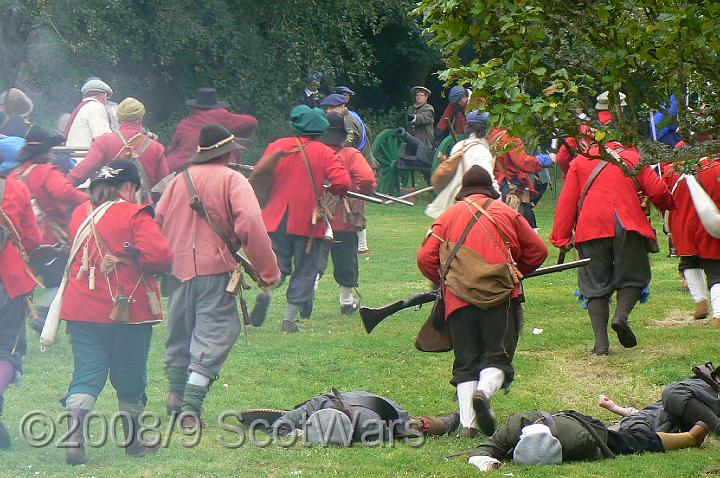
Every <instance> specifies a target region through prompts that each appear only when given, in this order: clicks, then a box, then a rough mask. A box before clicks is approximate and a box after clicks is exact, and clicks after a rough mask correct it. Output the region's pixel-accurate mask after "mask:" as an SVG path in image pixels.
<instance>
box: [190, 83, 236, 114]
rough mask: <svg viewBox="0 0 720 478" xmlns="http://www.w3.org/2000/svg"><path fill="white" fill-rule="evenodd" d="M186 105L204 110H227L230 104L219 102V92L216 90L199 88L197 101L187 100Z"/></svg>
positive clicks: (196, 96)
mask: <svg viewBox="0 0 720 478" xmlns="http://www.w3.org/2000/svg"><path fill="white" fill-rule="evenodd" d="M185 104H186V105H188V106H190V107H193V108H200V109H204V110H211V109H213V108H227V106H228V104H227V103H225V102H224V101H219V100H218V98H217V90H215V88H198V90H197V94H196V95H195V99H192V100H186V101H185Z"/></svg>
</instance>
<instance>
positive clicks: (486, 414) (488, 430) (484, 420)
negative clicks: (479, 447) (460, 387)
mask: <svg viewBox="0 0 720 478" xmlns="http://www.w3.org/2000/svg"><path fill="white" fill-rule="evenodd" d="M473 408H474V409H475V413H476V414H477V423H478V426H480V430H482V432H483V433H484V434H485V435H487V436H491V435H492V434H493V433H495V427H496V422H495V412H493V409H492V407H491V406H490V399H489V398H487V397H486V396H485V392H483V391H481V390H475V392H473Z"/></svg>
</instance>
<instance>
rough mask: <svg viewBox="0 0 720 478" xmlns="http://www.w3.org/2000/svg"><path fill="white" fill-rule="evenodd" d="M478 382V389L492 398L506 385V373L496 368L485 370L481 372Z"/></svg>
mask: <svg viewBox="0 0 720 478" xmlns="http://www.w3.org/2000/svg"><path fill="white" fill-rule="evenodd" d="M478 380H479V381H478V385H477V389H478V390H481V391H482V392H485V396H486V397H487V398H492V397H493V395H495V394H496V393H497V391H498V390H500V387H502V385H503V383H505V372H503V371H502V370H500V369H499V368H496V367H488V368H484V369H482V370H480V376H479V377H478Z"/></svg>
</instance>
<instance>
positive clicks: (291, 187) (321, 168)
mask: <svg viewBox="0 0 720 478" xmlns="http://www.w3.org/2000/svg"><path fill="white" fill-rule="evenodd" d="M296 138H297V137H295V136H292V137H288V138H280V139H278V140H277V141H274V142H272V143H270V144H269V145H268V147H267V149H266V150H265V153H264V154H263V156H267V155H268V154H270V153H272V152H274V151H277V150H283V151H285V152H291V153H290V154H289V155H288V156H287V157H285V158H284V159H282V160H281V161H280V163H279V164H278V166H277V169H276V170H275V180H274V182H273V187H272V192H271V193H270V200H269V201H268V202H267V204H266V205H265V208H264V209H263V211H262V215H263V220H264V221H265V227H267V230H268V232H275V231H277V230H278V228H279V227H280V223H281V222H282V219H283V217H284V216H285V214H286V213H287V214H288V221H287V233H288V234H295V235H298V236H305V237H317V238H320V237H323V234H324V233H325V224H324V222H323V221H322V220H320V221H317V224H316V225H315V226H313V225H312V215H313V209H314V208H315V203H316V198H315V191H313V187H312V184H311V182H310V175H309V173H308V169H307V166H306V165H305V161H304V160H303V157H302V154H301V153H300V151H298V144H297V139H296ZM300 141H301V142H302V144H303V146H304V148H305V153H306V154H307V158H308V162H309V163H310V167H311V169H312V172H313V178H314V180H315V186H316V187H317V188H318V194H319V195H320V196H321V197H322V195H323V194H324V188H323V184H324V183H325V182H326V181H327V182H329V183H330V187H329V191H330V192H331V193H332V194H335V195H336V196H344V195H345V193H346V192H347V191H348V190H349V189H350V186H351V182H350V175H349V174H348V172H347V170H345V168H344V167H343V165H342V163H341V162H340V159H339V158H338V156H337V155H336V154H335V151H333V150H332V148H330V147H329V146H326V145H325V144H323V143H321V142H320V141H317V140H316V139H315V138H311V137H305V136H303V137H300Z"/></svg>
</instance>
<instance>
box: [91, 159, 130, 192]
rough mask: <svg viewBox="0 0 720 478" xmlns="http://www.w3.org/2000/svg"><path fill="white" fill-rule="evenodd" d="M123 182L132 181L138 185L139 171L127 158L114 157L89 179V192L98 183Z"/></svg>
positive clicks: (118, 184)
mask: <svg viewBox="0 0 720 478" xmlns="http://www.w3.org/2000/svg"><path fill="white" fill-rule="evenodd" d="M125 183H133V184H135V186H137V187H138V188H139V187H140V171H138V168H137V166H135V163H133V162H132V161H130V160H127V159H116V160H115V161H113V162H111V163H110V164H108V165H105V166H103V167H102V168H100V170H99V171H98V172H97V173H95V175H94V176H93V177H92V179H91V180H90V192H92V190H93V189H94V188H95V187H96V186H98V185H100V184H107V185H108V186H120V185H122V184H125Z"/></svg>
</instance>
